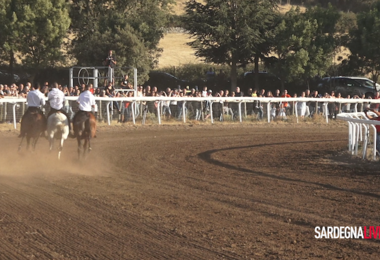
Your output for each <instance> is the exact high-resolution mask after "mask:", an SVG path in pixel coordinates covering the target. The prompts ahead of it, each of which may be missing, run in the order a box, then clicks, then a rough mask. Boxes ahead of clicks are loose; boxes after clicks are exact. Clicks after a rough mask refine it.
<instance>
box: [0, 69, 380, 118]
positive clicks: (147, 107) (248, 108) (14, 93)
mask: <svg viewBox="0 0 380 260" xmlns="http://www.w3.org/2000/svg"><path fill="white" fill-rule="evenodd" d="M58 88H59V89H60V90H62V91H63V93H64V94H65V95H66V96H79V95H80V93H81V92H82V91H84V89H85V84H82V85H76V86H74V87H68V86H62V85H59V86H58ZM30 89H31V83H29V82H27V83H26V84H25V85H24V84H18V85H17V84H11V85H10V86H8V85H3V84H0V97H22V98H25V97H26V96H27V94H28V92H29V91H30ZM40 90H41V92H42V93H44V94H45V95H46V96H47V94H48V92H49V83H48V82H45V84H44V85H43V86H41V88H40ZM133 90H134V89H133V86H132V85H131V84H130V83H129V82H128V76H125V77H124V78H123V80H122V81H121V82H120V84H119V85H118V86H117V87H116V88H115V86H114V85H113V84H112V83H109V84H108V85H106V86H104V87H99V88H96V89H94V87H93V86H92V84H90V91H91V92H92V93H93V94H94V95H95V96H98V97H133V96H134V93H135V92H134V91H133ZM136 95H137V97H143V96H148V97H149V96H150V97H209V96H212V97H305V98H306V97H310V98H320V99H321V101H320V102H306V101H298V102H297V104H295V103H293V102H272V104H271V106H270V110H269V111H268V108H267V106H266V105H264V104H262V102H260V101H254V102H247V103H246V104H245V106H244V113H245V114H247V115H256V117H257V119H258V120H261V119H263V117H264V115H265V114H268V113H269V114H270V117H271V118H272V119H273V118H276V117H281V118H286V117H287V116H289V115H290V114H294V113H295V112H297V114H298V116H299V117H313V116H314V115H315V114H317V113H322V114H324V115H326V114H327V115H328V116H330V117H331V118H335V116H336V114H337V113H339V112H350V111H352V110H353V108H354V107H353V105H351V104H350V103H345V104H339V103H335V102H329V104H328V109H327V110H326V109H325V107H324V106H322V104H323V103H324V101H323V99H343V98H346V99H361V98H366V97H365V96H361V97H359V96H353V97H351V96H349V95H348V96H346V97H342V95H341V94H340V93H337V94H336V93H334V92H331V93H323V94H320V93H318V91H310V90H308V89H307V90H305V91H302V92H300V93H294V94H293V95H290V94H289V93H288V92H287V90H284V91H282V92H281V91H280V90H279V89H277V90H275V91H274V92H273V93H272V91H269V90H268V91H267V90H265V89H260V90H256V89H252V88H250V89H248V91H247V92H246V93H243V92H242V91H241V90H240V88H239V87H237V88H236V91H229V90H227V89H226V90H220V91H215V92H214V91H212V90H211V89H208V88H207V87H206V86H204V87H203V88H202V89H198V88H191V89H190V88H189V87H186V88H181V87H178V88H175V89H171V88H166V89H165V90H159V89H157V87H155V86H153V87H151V86H146V87H143V86H141V85H140V86H138V87H137V91H136ZM373 98H374V99H379V98H380V94H379V93H378V92H377V93H376V95H375V96H374V97H373ZM112 103H113V104H112V107H111V109H112V110H113V109H115V110H116V111H118V112H119V114H122V120H123V121H126V120H128V119H129V118H131V113H132V106H131V103H130V102H112ZM67 105H68V104H67ZM159 105H160V106H161V107H160V108H161V110H160V111H161V113H162V115H163V116H164V118H176V119H179V120H180V119H181V117H182V116H183V114H184V113H185V114H186V115H187V116H189V117H192V118H193V119H195V120H201V119H207V118H209V117H210V116H211V113H213V117H214V118H219V119H220V120H221V121H222V120H224V116H225V115H230V116H232V118H236V117H237V115H238V109H239V108H238V104H237V103H236V102H222V101H220V102H213V103H212V107H211V104H210V102H207V101H205V102H200V101H191V102H189V101H187V102H186V103H185V106H183V102H182V101H180V100H177V101H163V102H158V101H156V102H137V105H136V107H135V109H134V113H136V116H138V115H142V113H144V112H146V113H148V112H149V113H155V114H157V107H158V106H159ZM371 108H375V109H378V108H379V104H373V105H372V106H371Z"/></svg>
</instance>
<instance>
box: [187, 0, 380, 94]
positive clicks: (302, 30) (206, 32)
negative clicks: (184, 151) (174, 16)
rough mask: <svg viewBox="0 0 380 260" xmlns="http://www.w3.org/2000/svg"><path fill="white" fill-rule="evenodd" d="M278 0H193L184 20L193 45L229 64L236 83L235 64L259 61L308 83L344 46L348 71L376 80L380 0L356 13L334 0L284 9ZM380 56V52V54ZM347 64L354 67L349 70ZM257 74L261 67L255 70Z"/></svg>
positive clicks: (286, 76)
mask: <svg viewBox="0 0 380 260" xmlns="http://www.w3.org/2000/svg"><path fill="white" fill-rule="evenodd" d="M277 3H278V2H277V1H270V0H268V1H261V0H244V1H237V0H230V1H224V0H208V1H205V3H204V4H203V3H199V2H197V1H195V0H191V1H189V2H188V3H187V5H186V16H185V18H184V21H185V22H184V25H185V27H186V29H187V30H189V32H190V33H191V35H192V36H193V37H194V39H195V40H194V41H192V42H191V43H190V45H191V46H192V47H193V48H195V49H196V50H197V51H196V55H197V56H199V57H203V58H204V59H205V60H206V61H207V62H213V63H217V64H229V65H230V67H231V84H232V88H235V87H236V83H237V81H236V67H238V66H243V67H244V66H246V64H247V63H250V62H253V63H254V64H255V70H256V72H258V70H259V66H258V65H259V61H261V62H263V63H264V64H265V67H266V68H267V69H268V70H270V71H271V72H273V73H274V74H276V75H277V76H279V77H280V79H281V81H282V84H284V82H286V81H293V82H294V81H297V80H298V81H302V82H303V83H304V84H306V85H308V83H309V80H310V79H313V78H314V77H315V76H318V75H319V76H322V75H325V74H327V73H328V71H329V69H330V68H331V66H333V65H334V64H333V60H334V57H335V55H336V53H337V52H338V51H339V50H340V48H341V47H342V46H344V47H347V48H348V49H349V51H350V52H351V55H350V56H349V57H347V58H346V59H344V60H343V57H341V58H340V59H341V60H343V65H344V66H345V67H344V68H340V69H341V71H343V69H346V71H345V74H362V75H363V74H368V73H371V75H372V76H373V78H374V80H375V81H377V77H378V75H379V74H378V72H377V71H378V67H379V66H380V59H379V58H380V52H379V48H380V38H379V37H378V35H380V12H379V10H380V2H376V3H375V4H373V6H372V8H371V9H370V10H369V11H367V12H363V13H360V14H359V15H358V16H357V19H356V16H355V15H352V14H348V15H347V14H345V13H342V12H340V11H338V10H337V9H336V8H334V7H332V6H331V5H329V6H328V8H322V7H312V8H308V9H307V10H306V11H305V12H301V11H300V9H298V8H296V9H292V10H291V11H289V12H287V13H285V14H281V13H279V12H277ZM378 56H379V58H378ZM347 68H349V69H350V70H347ZM256 75H257V73H256Z"/></svg>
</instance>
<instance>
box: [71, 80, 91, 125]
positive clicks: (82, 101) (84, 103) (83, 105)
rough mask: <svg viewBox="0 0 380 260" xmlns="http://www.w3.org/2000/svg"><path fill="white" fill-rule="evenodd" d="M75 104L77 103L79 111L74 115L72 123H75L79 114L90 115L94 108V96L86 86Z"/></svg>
mask: <svg viewBox="0 0 380 260" xmlns="http://www.w3.org/2000/svg"><path fill="white" fill-rule="evenodd" d="M77 102H78V103H79V111H78V112H76V113H75V116H74V118H73V122H75V121H76V118H77V117H78V115H80V114H83V113H85V114H88V113H92V110H93V108H95V105H96V103H95V97H94V95H93V94H92V93H91V92H90V91H89V86H88V85H87V86H86V87H85V91H83V92H82V93H81V94H80V95H79V97H78V100H77Z"/></svg>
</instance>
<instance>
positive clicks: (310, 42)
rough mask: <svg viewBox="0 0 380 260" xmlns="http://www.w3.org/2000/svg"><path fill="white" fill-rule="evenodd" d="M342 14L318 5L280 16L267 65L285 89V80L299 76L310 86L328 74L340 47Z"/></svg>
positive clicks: (294, 79)
mask: <svg viewBox="0 0 380 260" xmlns="http://www.w3.org/2000/svg"><path fill="white" fill-rule="evenodd" d="M339 17H340V16H339V13H338V12H337V11H336V10H335V9H333V8H332V7H330V8H329V9H323V8H319V7H317V8H311V9H308V10H307V11H306V12H305V13H301V12H300V10H299V8H297V9H292V10H291V11H289V12H288V13H286V14H285V15H284V16H282V17H280V18H279V19H280V21H279V22H278V25H277V26H276V31H275V36H274V39H273V40H272V42H273V49H272V53H273V55H272V56H270V57H268V58H267V59H266V65H267V66H268V67H269V68H270V70H271V71H272V72H273V73H275V74H276V75H278V76H279V77H280V78H281V81H282V86H281V87H282V89H283V88H284V82H285V81H297V80H298V81H299V80H300V79H301V80H302V81H303V82H304V83H305V84H306V85H307V87H309V80H310V79H311V78H313V77H314V76H316V75H318V74H319V75H323V74H325V73H326V71H327V69H328V68H329V66H330V65H331V61H332V57H333V54H334V50H335V49H336V46H337V41H338V38H337V37H336V28H335V26H336V24H337V22H338V20H339Z"/></svg>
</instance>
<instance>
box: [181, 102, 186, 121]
mask: <svg viewBox="0 0 380 260" xmlns="http://www.w3.org/2000/svg"><path fill="white" fill-rule="evenodd" d="M185 109H186V101H183V103H182V118H183V122H184V123H186V110H185Z"/></svg>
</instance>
